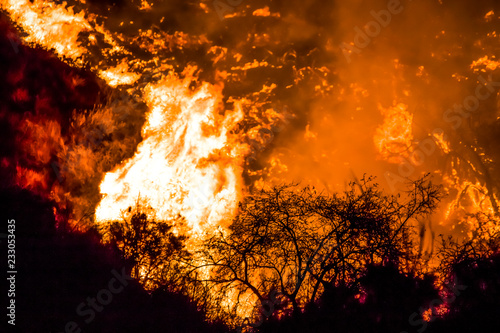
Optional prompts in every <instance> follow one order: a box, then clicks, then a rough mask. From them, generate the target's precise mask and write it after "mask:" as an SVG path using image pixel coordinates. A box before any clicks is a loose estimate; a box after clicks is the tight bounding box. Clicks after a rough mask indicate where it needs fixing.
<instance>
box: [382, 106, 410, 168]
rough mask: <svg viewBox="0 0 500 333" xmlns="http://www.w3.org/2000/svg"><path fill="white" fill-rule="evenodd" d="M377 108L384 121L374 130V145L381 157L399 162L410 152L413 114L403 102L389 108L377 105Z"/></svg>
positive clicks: (392, 161)
mask: <svg viewBox="0 0 500 333" xmlns="http://www.w3.org/2000/svg"><path fill="white" fill-rule="evenodd" d="M378 108H379V110H380V112H381V113H382V115H383V116H384V123H383V124H382V125H381V126H380V127H378V128H377V131H376V132H375V135H374V138H373V140H374V141H375V146H376V147H377V150H378V152H379V154H380V156H381V157H382V158H384V159H385V160H387V161H388V162H391V163H399V162H401V158H402V157H408V156H409V153H410V152H411V151H410V149H411V144H412V140H413V134H412V123H413V115H412V114H411V113H410V112H408V106H407V105H406V104H403V103H398V104H397V105H395V106H393V107H389V108H384V107H382V106H381V105H379V107H378Z"/></svg>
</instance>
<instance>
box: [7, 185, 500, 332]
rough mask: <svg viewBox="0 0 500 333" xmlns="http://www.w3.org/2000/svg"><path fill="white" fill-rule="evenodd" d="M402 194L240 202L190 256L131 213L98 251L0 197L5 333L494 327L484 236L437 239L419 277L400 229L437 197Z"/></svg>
mask: <svg viewBox="0 0 500 333" xmlns="http://www.w3.org/2000/svg"><path fill="white" fill-rule="evenodd" d="M413 186H414V187H413V191H410V192H409V193H408V197H407V199H406V200H400V199H398V198H393V197H386V196H384V195H383V194H382V193H381V192H380V191H378V190H377V188H376V186H374V184H373V183H370V182H365V183H362V184H358V185H356V186H355V187H353V189H352V191H350V192H349V191H348V192H347V193H345V194H344V195H342V196H340V195H339V196H322V195H320V194H317V193H315V192H314V191H313V190H311V189H307V188H306V189H300V190H298V191H295V190H297V189H298V188H296V187H294V186H291V187H290V186H285V187H278V188H274V189H271V190H269V191H263V192H260V193H256V194H255V195H254V196H252V197H249V198H248V199H247V200H246V201H244V202H243V203H242V204H241V207H240V214H239V215H238V217H237V218H236V219H235V220H234V221H233V224H232V225H231V227H230V230H231V232H230V233H223V232H215V233H214V234H213V235H212V237H209V238H208V239H207V241H206V242H205V243H204V244H203V246H201V247H200V249H199V251H191V252H190V251H188V250H187V249H186V246H185V244H184V243H185V242H186V241H187V240H186V238H185V237H181V236H178V235H175V233H173V225H175V223H173V224H172V225H170V224H169V223H167V222H155V221H151V220H148V218H147V216H146V215H145V214H143V213H140V212H132V213H131V214H130V216H131V219H130V220H125V221H122V222H121V224H120V225H118V224H112V225H110V229H109V232H110V233H111V234H110V235H111V241H110V242H109V243H108V244H107V245H103V244H102V243H103V240H102V238H101V237H102V236H100V235H99V233H97V232H96V231H88V232H85V233H81V232H76V231H74V230H71V228H70V227H69V226H68V225H67V223H66V221H65V220H64V216H61V215H59V216H58V217H57V219H56V217H55V216H54V214H53V209H52V203H50V202H46V201H45V200H42V199H40V198H39V197H37V196H35V195H33V194H32V193H30V192H29V191H24V190H16V189H14V188H8V189H5V188H4V189H3V190H2V192H1V200H2V203H3V205H4V207H5V208H4V209H3V212H4V213H5V215H4V218H5V219H8V218H15V220H16V228H17V229H16V239H17V243H16V244H17V248H16V256H17V258H16V260H17V261H16V265H17V271H18V274H17V280H16V300H17V303H16V329H17V331H19V332H66V331H67V332H80V331H79V330H78V329H81V332H228V331H231V330H232V331H240V330H242V331H249V330H254V331H258V332H420V333H421V332H424V331H426V332H448V331H453V332H471V331H474V332H486V331H491V329H494V330H496V329H498V328H500V319H499V318H500V316H498V313H499V311H500V298H499V297H498V296H499V291H500V255H499V254H498V241H497V240H498V238H497V235H488V237H482V236H481V235H484V234H485V233H482V234H481V233H479V232H477V233H476V234H478V237H477V238H475V239H474V240H470V241H467V242H463V243H457V242H454V241H453V240H448V239H445V240H443V241H442V244H441V246H440V250H439V252H438V254H437V255H439V256H440V260H441V262H442V265H441V266H440V267H439V269H438V270H437V271H436V272H427V273H425V272H426V270H425V261H423V260H422V258H421V256H420V255H419V252H418V244H414V241H413V239H416V238H415V237H413V236H412V232H413V231H412V230H413V229H412V228H411V226H410V223H409V219H410V218H411V217H415V215H416V214H417V215H418V214H427V213H428V212H430V211H432V209H433V208H434V207H435V204H436V203H437V201H438V200H439V198H440V194H439V188H437V187H435V186H433V185H432V184H430V183H428V182H427V181H425V179H424V180H421V181H419V182H416V183H414V184H413ZM477 219H478V221H483V222H484V221H486V220H487V219H488V217H487V216H477ZM312 220H315V221H316V223H310V222H311V221H312ZM318 221H319V222H318ZM481 225H482V224H481V223H478V226H479V228H480V226H481ZM3 232H5V231H3ZM110 235H107V236H110ZM158 236H161V237H158ZM133 249H135V251H133ZM5 250H6V247H5V242H4V241H3V240H2V251H3V252H4V253H6V251H5ZM201 255H203V257H204V258H205V260H204V261H203V264H201V261H200V256H201ZM138 263H140V265H141V266H142V267H146V268H150V269H151V270H150V273H153V272H154V274H150V275H148V274H146V275H143V276H142V277H141V283H138V282H137V281H136V280H132V279H130V278H128V277H125V275H123V272H125V273H126V274H127V275H129V274H132V275H134V274H137V271H136V273H134V270H136V269H137V264H138ZM202 266H203V267H205V266H212V274H211V275H210V276H209V277H207V276H205V275H203V274H199V273H198V270H199V269H200V267H202ZM146 272H147V270H146ZM273 272H274V273H273ZM159 273H162V274H159ZM432 273H437V275H436V274H432ZM117 275H119V276H121V277H122V279H121V280H120V279H119V278H117ZM112 279H115V280H114V282H113V284H110V280H112ZM439 279H442V280H446V282H442V281H441V280H439ZM4 281H5V279H4ZM120 281H121V282H120ZM4 283H5V282H4ZM120 283H121V284H122V285H123V288H119V287H120ZM144 285H146V286H147V287H148V288H149V290H148V291H146V290H145V289H144ZM441 285H444V288H442V290H441V291H440V290H439V289H438V287H437V286H441ZM118 289H120V290H119V291H117V290H118ZM3 290H6V289H3ZM103 290H104V291H103ZM106 290H107V291H109V290H113V292H112V293H109V292H107V291H106ZM229 293H232V294H231V295H233V297H235V295H238V296H240V297H241V299H239V303H237V304H236V305H235V306H234V307H233V308H232V309H226V308H224V307H222V306H221V304H223V301H224V297H228V296H227V295H229ZM245 293H249V294H251V295H253V296H254V297H255V298H254V299H255V301H256V306H255V311H254V312H253V314H252V315H249V317H248V318H247V319H246V321H244V322H242V321H241V320H239V319H238V320H235V317H234V316H235V312H234V311H236V310H235V309H236V308H237V307H238V305H240V304H244V303H243V302H244V298H243V297H242V295H244V294H245ZM108 295H112V296H111V299H109V300H108ZM236 297H237V296H236ZM4 299H5V298H4ZM93 299H95V300H93ZM235 299H236V298H235ZM108 302H109V303H108ZM82 304H83V305H82ZM2 306H5V307H6V306H7V304H5V301H4V303H3V305H2ZM443 308H447V309H448V311H447V312H446V313H445V314H443V313H444V312H443ZM428 309H430V310H428ZM207 317H209V318H210V319H211V320H207V319H206V318H207ZM423 317H426V318H427V319H430V321H425V320H423ZM217 319H218V320H219V321H218V322H217ZM214 321H215V322H214ZM222 321H225V322H228V323H230V324H231V327H233V328H232V329H231V328H229V327H228V326H225V325H224V324H221V322H222ZM71 322H74V324H72V323H71ZM68 327H69V329H68ZM235 327H236V328H235Z"/></svg>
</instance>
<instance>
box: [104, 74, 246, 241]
mask: <svg viewBox="0 0 500 333" xmlns="http://www.w3.org/2000/svg"><path fill="white" fill-rule="evenodd" d="M187 73H188V75H187V76H186V77H185V78H184V79H178V78H176V77H175V76H174V75H170V76H168V77H165V78H164V79H163V80H161V81H159V82H158V83H157V84H149V85H148V86H147V87H146V88H145V99H146V103H147V105H148V107H149V110H150V111H149V113H148V115H147V121H146V124H145V125H144V127H143V129H142V137H143V141H142V142H141V144H140V145H139V146H138V147H137V152H136V154H135V155H134V157H132V158H131V159H129V160H128V161H124V162H123V164H122V165H120V166H119V167H118V168H117V169H116V170H114V171H112V172H110V173H107V174H106V176H105V177H104V180H103V181H102V183H101V185H100V189H101V193H102V194H103V199H102V201H101V202H100V204H99V206H98V207H97V209H96V220H97V221H99V222H103V221H111V220H118V219H119V218H120V212H121V211H124V210H126V209H127V208H128V207H130V206H133V205H134V202H136V201H137V199H138V198H139V197H141V198H143V199H146V200H147V202H148V203H149V204H150V205H152V206H153V207H154V208H155V210H156V214H157V217H158V218H160V219H162V220H168V219H173V218H175V216H176V215H177V214H181V215H182V216H184V217H185V218H186V219H187V221H188V223H189V225H190V227H191V228H193V229H194V231H196V232H200V231H201V230H202V229H201V227H202V225H203V224H205V223H206V224H207V226H208V225H210V226H213V225H216V224H218V223H221V221H222V220H223V219H226V220H227V218H228V217H230V216H232V214H233V212H234V210H235V208H236V204H237V201H238V199H239V197H240V193H241V191H242V180H241V168H242V164H243V156H244V155H243V152H244V149H245V147H244V146H243V145H241V144H239V143H238V142H237V137H235V136H234V135H231V133H230V132H231V130H233V129H234V128H235V126H236V125H237V124H238V122H239V121H240V120H241V119H242V118H243V115H242V111H241V108H239V107H238V106H236V109H235V110H234V111H233V112H227V111H226V112H224V110H221V97H222V95H221V89H220V87H216V86H211V85H209V84H208V83H205V84H203V85H202V86H201V87H200V88H198V89H197V90H196V91H193V92H192V91H190V89H189V85H190V83H191V80H192V71H191V70H189V71H187Z"/></svg>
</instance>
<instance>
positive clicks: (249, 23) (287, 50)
mask: <svg viewBox="0 0 500 333" xmlns="http://www.w3.org/2000/svg"><path fill="white" fill-rule="evenodd" d="M66 7H72V8H73V9H72V11H73V12H74V13H80V12H83V13H84V14H82V15H83V16H84V17H85V19H86V20H87V21H88V22H89V23H88V24H86V23H85V24H83V25H82V26H86V27H91V28H86V29H84V30H82V31H81V32H80V33H79V34H78V42H79V43H80V46H81V47H82V48H83V49H86V50H88V51H89V52H87V53H84V54H82V55H81V56H80V57H78V58H75V59H73V60H72V61H68V62H70V63H72V62H74V63H76V64H82V63H83V64H85V66H86V68H87V69H88V70H83V69H75V68H74V67H69V66H67V67H64V66H66V65H63V64H61V63H58V64H57V65H54V64H53V66H56V67H57V66H59V67H61V66H63V67H64V69H63V68H62V67H61V69H58V70H57V71H56V73H59V74H57V75H56V74H52V75H53V76H54V75H55V76H56V77H54V78H51V77H50V75H49V76H48V74H47V73H42V72H40V73H37V74H36V77H37V78H38V79H37V80H34V81H40V79H39V78H40V77H44V80H43V82H45V84H46V85H47V86H49V87H50V89H52V90H53V91H61V89H62V91H63V93H62V94H60V96H63V97H64V98H63V99H69V100H67V101H66V102H65V103H66V104H64V106H61V107H59V106H58V107H54V106H53V105H54V103H56V104H57V103H60V102H59V101H58V102H51V101H49V102H47V101H46V100H44V99H43V98H41V96H40V94H39V93H38V90H40V89H42V88H41V87H38V88H29V89H28V88H25V87H23V86H22V85H21V86H19V84H18V83H16V82H17V81H16V79H15V78H16V77H18V76H19V75H21V74H19V73H21V72H22V71H24V72H23V73H28V72H26V70H25V69H22V70H21V68H24V67H23V66H33V65H32V64H30V63H29V62H27V61H25V62H23V63H22V64H21V63H20V64H19V65H16V66H14V67H12V68H13V69H10V70H9V71H10V72H9V73H6V74H5V75H6V76H8V77H9V78H11V79H10V81H7V82H9V87H8V88H6V91H8V92H7V93H5V95H4V96H2V98H3V100H9V101H10V100H12V101H14V102H15V103H17V104H23V103H24V104H23V105H25V106H24V109H23V110H28V109H29V110H34V109H35V107H38V109H40V110H45V111H37V112H38V113H37V114H43V117H42V118H43V119H42V118H36V119H37V120H34V119H31V118H29V117H28V118H29V119H27V120H26V119H25V120H21V118H22V117H21V116H20V115H19V113H18V114H17V116H14V115H13V114H14V113H15V112H14V113H13V112H12V110H11V109H13V108H15V107H18V106H15V107H9V108H10V109H9V111H8V112H7V111H4V116H3V119H7V118H8V119H9V121H8V123H9V126H6V125H3V126H4V127H8V128H9V130H10V131H12V128H14V131H15V133H11V134H12V135H11V136H10V137H15V138H18V141H17V142H18V143H17V146H16V147H18V150H17V151H16V152H13V151H8V152H7V153H8V154H10V155H15V154H24V156H25V157H24V158H25V160H26V161H28V160H29V161H33V162H29V163H34V164H36V166H33V165H32V166H30V167H28V166H27V164H29V163H28V162H26V163H25V164H22V163H21V164H17V165H16V166H17V167H21V169H19V170H25V169H26V170H27V171H25V172H24V171H23V172H24V173H23V174H24V175H25V178H26V179H32V180H31V181H29V180H26V181H25V182H26V183H30V184H34V183H36V182H37V181H38V182H40V179H44V181H41V184H49V185H44V187H43V186H42V188H43V191H49V189H50V188H52V186H53V185H50V184H62V185H60V186H62V188H63V189H62V190H58V191H57V193H58V194H57V196H58V197H59V200H62V199H61V198H63V197H64V198H67V200H69V201H70V202H72V204H73V205H75V207H78V208H74V211H75V213H74V214H75V216H78V217H77V219H80V218H82V217H83V216H85V215H87V214H91V212H93V211H94V209H95V207H96V205H97V203H98V202H99V199H100V192H99V188H98V186H99V183H100V182H101V181H102V179H103V177H104V174H105V173H106V172H108V171H111V170H112V169H114V168H116V167H117V165H118V164H119V163H120V162H122V161H124V160H126V159H127V158H130V157H131V156H133V154H134V153H135V150H136V148H137V145H138V144H139V142H141V140H142V139H143V138H142V137H141V133H140V130H141V128H142V125H143V124H144V121H145V115H146V113H147V107H146V105H145V104H144V100H143V89H144V87H145V86H146V85H147V84H155V83H157V82H160V81H161V80H162V79H164V78H165V77H166V76H167V75H168V73H169V72H171V71H173V72H176V73H177V74H178V75H179V76H181V77H182V75H183V74H182V73H184V71H185V69H186V68H187V67H191V66H192V67H194V68H196V72H195V73H194V74H193V78H192V83H191V86H192V89H193V90H196V89H197V88H199V87H200V86H202V85H203V83H205V82H208V83H210V84H212V85H214V86H217V87H222V92H221V94H222V101H221V103H222V104H223V107H221V108H220V110H219V111H218V112H219V114H220V115H223V114H224V112H225V111H224V110H233V109H235V107H236V106H238V107H241V109H242V111H243V113H244V116H243V120H242V121H241V122H240V123H239V127H237V128H234V129H233V130H232V134H234V135H235V136H238V137H239V140H240V142H238V143H237V144H243V145H247V146H248V151H247V153H246V155H245V165H244V169H243V178H244V180H245V184H246V186H248V187H249V188H252V187H253V186H264V185H266V184H276V183H282V182H292V181H301V182H302V184H304V185H305V184H312V185H314V186H317V187H319V188H324V189H326V190H327V191H338V190H342V189H344V187H345V183H346V182H347V181H349V180H353V179H356V178H360V177H361V176H362V175H363V174H364V173H367V174H370V175H375V176H377V177H378V180H379V182H380V184H381V186H383V187H384V188H385V189H386V190H387V191H392V192H394V193H395V192H396V191H399V190H401V188H402V185H403V181H404V180H405V179H406V178H411V179H415V178H417V177H419V176H421V175H423V174H424V173H427V172H430V173H432V174H434V176H435V179H436V180H437V181H438V182H441V183H443V184H444V185H445V186H446V188H447V189H448V195H449V196H448V199H447V201H445V202H444V203H443V208H442V210H441V212H440V214H438V216H437V217H436V219H437V220H439V221H441V222H443V221H444V220H445V218H448V219H449V221H448V222H446V223H445V224H447V228H449V227H450V226H452V225H453V224H454V223H455V222H454V221H458V219H459V217H460V214H465V213H464V212H465V211H469V212H474V211H477V210H478V209H483V210H488V209H489V210H490V211H492V212H494V213H495V210H497V209H496V208H495V207H496V196H497V193H498V181H499V179H498V177H497V176H496V174H498V172H497V160H498V158H499V154H500V147H499V146H498V144H497V143H496V142H497V140H492V139H493V138H495V137H496V135H497V134H496V133H497V130H498V126H499V125H498V120H497V118H498V106H497V103H498V101H497V87H496V86H495V82H496V80H498V79H499V77H498V70H497V67H498V63H497V62H496V54H497V53H498V47H497V45H498V38H499V37H498V35H497V31H496V30H497V29H498V26H499V19H498V16H499V14H500V8H499V7H500V4H498V3H497V2H495V1H486V0H485V1H476V2H474V3H471V2H470V1H465V0H463V1H445V0H441V1H438V0H436V1H433V0H427V1H425V0H420V1H417V0H413V1H410V0H401V1H396V0H389V1H382V0H380V1H379V0H377V1H363V0H356V1H326V2H325V1H319V0H308V1H307V0H306V1H297V0H293V1H261V0H259V1H245V0H241V1H229V0H220V1H215V2H214V1H201V2H200V1H180V0H179V1H154V2H149V1H87V2H83V1H76V0H73V1H69V2H68V5H67V6H66ZM83 16H82V17H83ZM5 29H6V28H4V30H3V33H2V36H4V37H5V36H7V34H12V30H10V32H7V30H5ZM2 43H3V44H2V45H3V46H2V47H3V48H5V51H2V54H12V51H7V50H6V49H7V48H8V47H11V43H10V42H9V41H8V39H5V38H4V40H3V42H2ZM21 49H22V52H28V53H30V52H34V54H36V56H34V58H35V59H36V61H40V60H39V59H41V58H43V57H47V56H48V55H47V53H46V52H45V51H41V50H33V49H29V48H27V47H25V46H22V47H21ZM9 52H10V53H9ZM42 54H43V56H42ZM60 56H61V55H60ZM12 61H13V62H14V63H17V62H18V60H14V59H12ZM123 64H126V65H127V67H126V68H124V67H120V66H122V65H123ZM41 67H42V66H41V65H40V68H41ZM59 67H58V68H59ZM15 68H19V69H15ZM120 68H121V70H122V72H127V73H128V74H130V75H128V74H127V75H128V76H127V75H122V74H123V73H121V74H120V73H119V70H118V69H120ZM110 69H111V70H110ZM16 70H17V71H18V72H16ZM65 71H66V73H71V74H66V76H63V75H62V73H64V72H65ZM74 73H78V74H74ZM91 73H98V74H97V75H101V78H102V79H104V80H106V82H107V83H105V82H103V81H102V80H101V79H99V78H96V77H92V75H93V74H91ZM22 75H27V74H22ZM58 75H59V76H61V77H57V76H58ZM105 75H107V76H105ZM113 75H115V76H113ZM110 77H113V78H114V81H113V80H110V79H109V78H110ZM23 78H24V76H23ZM126 80H130V81H126ZM23 82H24V81H23ZM47 82H48V83H47ZM54 82H61V84H60V86H54ZM488 82H489V83H488ZM90 84H91V86H89V85H90ZM478 87H480V88H479V89H481V91H482V93H483V95H484V93H485V92H487V91H488V92H489V93H490V94H489V95H488V97H487V98H484V99H478V105H477V107H476V106H475V105H474V104H467V103H471V101H472V103H475V100H474V99H473V98H474V97H476V96H477V89H478ZM490 88H492V89H493V90H491V89H490ZM36 89H38V90H36ZM89 89H90V90H89ZM485 89H486V90H485ZM98 91H99V92H100V94H99V95H98V94H97V92H98ZM35 96H37V97H35ZM72 96H75V97H72ZM471 96H472V97H471ZM467 98H468V99H467ZM471 98H472V99H471ZM28 100H29V101H31V102H29V103H32V104H30V107H28V106H27V105H28V104H26V103H28ZM35 101H38V102H36V103H38V104H36V103H35ZM51 103H52V104H51ZM17 104H16V105H17ZM35 104H36V105H38V106H36V105H35ZM47 105H48V106H47ZM70 105H71V107H69V106H70ZM75 105H76V106H77V107H75ZM455 105H457V106H458V107H455ZM44 106H45V108H44ZM64 107H66V109H65V108H64ZM61 108H62V109H61ZM467 108H470V109H472V108H473V109H474V110H473V111H468V110H467ZM73 109H76V111H75V112H74V111H73ZM54 110H57V111H54ZM61 110H62V111H61ZM391 110H392V111H393V112H392V113H391ZM394 110H396V111H394ZM398 110H399V111H398ZM403 113H404V116H401V115H402V114H403ZM15 117H17V118H16V119H17V120H16V123H15V124H14V120H13V119H14V118H15ZM457 117H459V118H458V119H459V120H460V125H459V126H457V121H458V120H457ZM408 120H411V122H410V123H409V125H408V124H406V125H405V122H408ZM23 126H24V127H23ZM29 126H32V127H33V126H35V127H36V126H39V127H40V126H41V128H43V129H44V130H43V131H36V130H30V133H31V134H29V135H28V134H27V129H28V128H29ZM49 129H50V130H49ZM42 132H43V133H45V134H39V135H38V136H37V137H34V136H36V135H37V134H36V133H42ZM46 133H50V135H49V136H50V138H48V137H47V135H48V134H46ZM401 133H406V134H405V135H401ZM26 135H28V136H26ZM23 138H24V139H23ZM11 140H12V139H11ZM19 140H20V141H19ZM35 141H38V142H39V141H43V142H44V144H43V145H38V146H34V147H36V149H34V150H33V151H30V150H29V148H26V147H27V146H29V144H28V142H35ZM235 144H236V143H235ZM4 149H6V150H8V148H4ZM35 151H36V152H37V153H36V154H38V155H36V154H35V153H34V152H35ZM34 154H35V155H36V156H35V155H34ZM7 160H8V161H10V162H3V165H6V163H7V164H9V163H10V164H9V168H8V169H9V170H13V169H12V168H13V166H14V164H15V163H14V162H12V161H18V160H22V158H20V157H19V156H17V157H15V158H14V157H12V156H11V159H7ZM54 163H55V164H54ZM54 165H55V167H54ZM23 168H24V169H23ZM30 170H31V171H30ZM54 170H55V171H54ZM28 171H29V172H28ZM33 172H34V174H33ZM35 174H36V175H37V176H36V177H35ZM30 177H31V178H30ZM37 177H38V178H37ZM47 177H48V178H47ZM35 179H38V180H35ZM469 183H470V184H469ZM58 186H59V185H58ZM471 202H472V203H471ZM451 204H453V205H455V206H456V208H453V209H452V210H453V211H456V212H459V211H461V212H462V213H457V214H458V215H456V214H455V216H453V213H449V212H448V208H449V207H448V206H449V205H451ZM455 206H454V207H455ZM464 206H469V208H467V209H465V208H464ZM447 214H448V215H447ZM443 223H444V222H443ZM460 228H461V227H460ZM462 229H463V230H465V229H466V228H465V227H464V228H462Z"/></svg>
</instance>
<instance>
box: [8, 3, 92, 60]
mask: <svg viewBox="0 0 500 333" xmlns="http://www.w3.org/2000/svg"><path fill="white" fill-rule="evenodd" d="M0 5H1V7H2V8H4V9H6V10H7V11H8V12H9V13H10V15H11V18H12V19H13V20H14V21H16V22H18V23H19V24H20V25H21V26H22V27H23V29H24V30H25V31H26V32H27V33H28V37H27V38H26V41H27V42H28V43H34V44H35V43H36V44H40V45H50V47H52V48H54V49H55V51H56V52H57V53H58V54H60V55H64V56H66V57H69V58H71V59H74V60H77V59H78V58H80V57H81V56H82V55H83V54H84V53H85V52H86V50H85V49H84V48H83V47H81V46H79V43H78V36H79V34H80V33H81V32H83V31H88V30H90V29H91V25H90V24H89V22H88V21H87V19H86V18H85V13H84V12H83V11H82V12H80V13H75V12H74V11H73V8H71V7H66V6H64V5H56V4H55V3H52V2H45V1H34V2H33V3H32V2H31V1H29V0H2V1H1V2H0ZM77 62H78V61H77ZM80 64H81V62H80Z"/></svg>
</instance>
